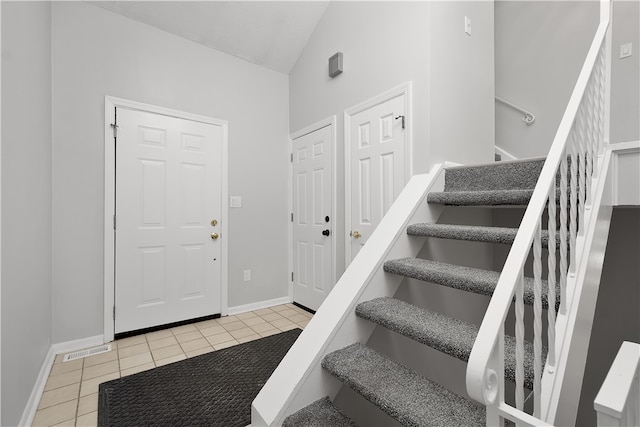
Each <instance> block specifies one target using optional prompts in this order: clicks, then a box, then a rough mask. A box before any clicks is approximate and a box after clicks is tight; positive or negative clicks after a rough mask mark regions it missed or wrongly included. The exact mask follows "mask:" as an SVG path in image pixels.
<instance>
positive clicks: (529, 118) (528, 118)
mask: <svg viewBox="0 0 640 427" xmlns="http://www.w3.org/2000/svg"><path fill="white" fill-rule="evenodd" d="M496 101H498V102H500V103H501V104H504V105H506V106H509V107H511V108H513V109H514V110H516V111H519V112H521V113H522V114H524V116H523V117H522V121H523V122H524V123H525V124H526V125H527V126H531V125H532V124H533V122H535V121H536V116H534V115H533V113H532V112H531V111H528V110H525V109H524V108H522V107H518V106H517V105H516V104H514V103H512V102H509V101H507V100H506V99H504V98H500V97H499V96H496Z"/></svg>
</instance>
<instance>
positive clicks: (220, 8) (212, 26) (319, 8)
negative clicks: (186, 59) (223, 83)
mask: <svg viewBox="0 0 640 427" xmlns="http://www.w3.org/2000/svg"><path fill="white" fill-rule="evenodd" d="M91 3H92V4H94V5H96V6H98V7H101V8H104V9H107V10H110V11H112V12H114V13H117V14H119V15H123V16H126V17H128V18H131V19H133V20H136V21H139V22H142V23H144V24H147V25H150V26H152V27H156V28H159V29H161V30H164V31H167V32H169V33H172V34H175V35H177V36H180V37H184V38H186V39H189V40H192V41H194V42H196V43H200V44H203V45H205V46H207V47H210V48H213V49H217V50H220V51H222V52H226V53H228V54H230V55H234V56H236V57H238V58H242V59H245V60H247V61H250V62H253V63H255V64H259V65H262V66H264V67H267V68H270V69H273V70H276V71H280V72H282V73H285V74H289V72H290V71H291V69H292V68H293V66H294V65H295V63H296V61H297V60H298V57H299V56H300V53H301V52H302V50H303V48H304V46H305V45H306V44H307V42H308V41H309V37H311V33H313V30H314V29H315V27H316V24H317V23H318V21H319V20H320V18H321V17H322V14H323V13H324V11H325V10H326V8H327V6H328V5H329V1H328V0H324V1H129V0H109V1H92V2H91Z"/></svg>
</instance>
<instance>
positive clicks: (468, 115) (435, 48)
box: [416, 1, 495, 168]
mask: <svg viewBox="0 0 640 427" xmlns="http://www.w3.org/2000/svg"><path fill="white" fill-rule="evenodd" d="M431 6H432V7H431V16H430V29H431V34H430V41H429V49H430V53H429V91H428V92H427V93H426V94H421V96H426V97H427V99H428V101H429V111H428V115H427V116H426V120H425V124H424V125H423V126H426V127H427V129H428V132H429V138H428V141H429V142H428V144H429V155H428V157H427V158H426V159H416V160H417V161H418V162H420V163H421V164H422V167H423V168H424V164H428V165H429V166H431V165H433V164H435V163H440V162H443V161H445V160H448V161H450V162H456V163H461V164H477V163H486V162H492V161H493V159H494V144H495V117H494V109H493V102H494V101H493V99H494V96H495V76H494V6H493V2H488V1H467V2H464V1H453V2H447V1H435V2H432V3H431ZM465 16H468V17H469V18H470V19H471V34H472V35H471V36H469V35H467V34H465V32H464V17H465ZM416 119H417V120H418V121H422V120H423V117H417V116H416ZM417 141H418V140H417ZM419 143H422V142H421V141H420V142H419Z"/></svg>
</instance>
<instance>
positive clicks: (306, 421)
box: [282, 397, 358, 427]
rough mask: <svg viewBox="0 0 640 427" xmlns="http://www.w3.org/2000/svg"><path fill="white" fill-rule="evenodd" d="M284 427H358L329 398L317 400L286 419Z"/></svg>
mask: <svg viewBox="0 0 640 427" xmlns="http://www.w3.org/2000/svg"><path fill="white" fill-rule="evenodd" d="M282 426H283V427H327V426H331V427H358V425H357V424H356V423H355V422H354V421H353V420H352V419H351V418H349V417H347V416H346V415H345V414H343V413H342V412H341V411H340V410H339V409H338V408H336V407H335V406H334V404H333V403H332V402H331V400H329V398H328V397H323V398H322V399H320V400H316V401H315V402H313V403H312V404H310V405H308V406H305V407H304V408H302V409H300V410H299V411H298V412H295V413H293V414H291V415H289V416H288V417H287V418H285V420H284V423H283V424H282Z"/></svg>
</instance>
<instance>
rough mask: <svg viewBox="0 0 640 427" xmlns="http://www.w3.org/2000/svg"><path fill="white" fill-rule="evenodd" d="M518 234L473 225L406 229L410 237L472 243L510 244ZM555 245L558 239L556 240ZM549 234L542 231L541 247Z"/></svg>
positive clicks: (420, 226) (506, 230)
mask: <svg viewBox="0 0 640 427" xmlns="http://www.w3.org/2000/svg"><path fill="white" fill-rule="evenodd" d="M517 233H518V229H517V228H507V227H483V226H475V225H453V224H427V223H421V224H411V225H410V226H408V227H407V234H409V235H411V236H426V237H436V238H440V239H454V240H468V241H472V242H485V243H504V244H509V245H510V244H512V243H513V240H514V239H515V238H516V234H517ZM556 242H557V243H556V245H559V244H560V239H559V238H556ZM548 243H549V232H548V231H547V230H542V246H543V247H545V248H546V247H547V245H548Z"/></svg>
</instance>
